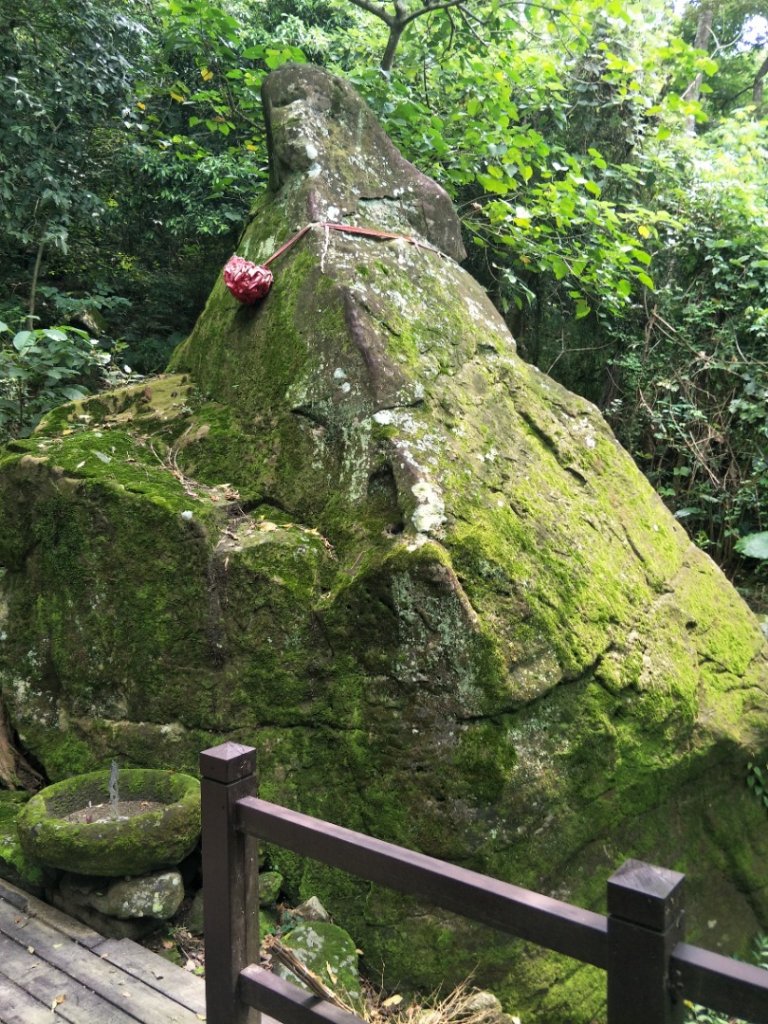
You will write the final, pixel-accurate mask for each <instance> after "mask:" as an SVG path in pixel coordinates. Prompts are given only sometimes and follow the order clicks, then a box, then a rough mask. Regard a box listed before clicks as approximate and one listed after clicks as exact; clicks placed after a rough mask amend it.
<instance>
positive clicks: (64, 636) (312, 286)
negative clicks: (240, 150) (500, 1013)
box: [0, 66, 768, 1024]
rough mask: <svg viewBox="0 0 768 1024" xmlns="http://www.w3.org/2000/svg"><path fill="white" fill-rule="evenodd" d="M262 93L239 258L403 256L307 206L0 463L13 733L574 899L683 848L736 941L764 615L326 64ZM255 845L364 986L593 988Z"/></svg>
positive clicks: (347, 245) (702, 908)
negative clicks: (218, 758)
mask: <svg viewBox="0 0 768 1024" xmlns="http://www.w3.org/2000/svg"><path fill="white" fill-rule="evenodd" d="M265 106H266V110H267V114H268V126H269V131H270V139H271V161H272V164H271V166H272V188H271V190H270V192H269V193H268V194H267V195H265V196H264V197H263V199H262V200H261V201H260V202H259V204H258V206H257V207H256V209H255V211H254V213H253V216H252V219H251V221H250V223H249V225H248V226H247V228H246V230H245V232H244V235H243V237H242V241H241V244H240V246H239V248H238V252H239V254H240V255H242V256H245V257H247V258H248V259H251V260H253V261H255V262H261V261H263V260H264V259H265V258H266V257H268V256H269V255H270V254H271V253H272V252H273V251H274V250H275V249H276V248H277V247H278V246H279V245H280V244H281V243H282V242H283V241H284V240H286V239H287V238H288V237H289V236H290V235H292V234H293V233H294V232H295V231H296V230H297V229H298V228H299V227H301V226H303V225H304V224H306V223H307V222H309V221H342V222H344V223H348V224H356V225H367V226H372V227H375V228H379V229H384V230H390V231H395V232H400V233H403V234H405V235H408V236H411V237H412V238H414V239H416V240H420V241H422V242H423V243H425V245H423V246H420V247H419V246H416V245H413V244H411V243H410V242H408V241H404V240H400V241H394V242H393V241H389V242H385V241H375V240H373V239H371V238H366V237H361V236H355V235H343V234H340V233H338V232H334V231H325V230H324V229H322V228H321V227H317V228H315V229H313V230H312V231H311V232H309V233H308V234H307V235H306V236H305V237H304V238H303V239H302V240H301V241H300V242H299V243H298V244H297V245H296V246H295V247H294V248H293V249H291V250H290V251H289V252H288V253H287V254H286V255H285V256H283V257H281V258H280V260H278V261H277V262H276V263H275V264H274V265H273V269H274V271H275V275H276V280H275V284H274V287H273V289H272V291H271V293H270V294H269V296H268V297H267V298H266V299H265V300H264V301H263V302H262V303H261V304H260V305H259V306H256V307H243V306H239V305H238V304H237V303H236V302H235V300H234V299H233V298H232V297H231V296H230V295H229V294H228V292H227V291H226V289H225V287H224V286H223V284H222V283H220V282H219V283H217V284H216V285H215V287H214V289H213V292H212V294H211V297H210V300H209V302H208V305H207V307H206V309H205V312H204V313H203V315H202V317H201V318H200V321H199V322H198V324H197V326H196V328H195V330H194V332H193V334H192V335H191V337H190V338H189V339H188V340H187V341H186V342H185V343H184V344H183V345H182V346H181V347H180V349H179V350H178V352H177V353H176V356H175V358H174V361H173V366H172V367H171V371H172V373H171V374H170V375H168V376H166V377H164V378H161V379H159V380H156V381H151V382H149V383H148V385H147V386H146V387H138V388H134V389H129V390H128V391H122V392H115V393H113V394H110V395H105V396H100V397H99V398H94V399H91V400H90V401H87V402H84V403H77V404H75V405H72V406H67V407H64V408H63V409H62V410H59V411H57V412H56V413H54V414H53V415H52V416H51V417H49V419H48V421H47V423H46V424H45V425H44V426H43V429H42V430H41V431H39V432H38V434H37V435H36V436H35V437H33V438H32V439H30V440H29V441H24V442H19V443H17V444H14V445H12V446H11V448H10V449H9V450H8V451H7V452H6V454H5V455H4V456H2V457H0V517H1V529H0V564H1V565H2V566H4V574H3V578H2V581H1V585H2V592H1V593H0V617H1V618H2V624H0V629H1V630H2V636H3V638H4V639H3V642H2V644H0V649H1V651H2V655H1V656H2V662H1V663H0V678H1V680H2V689H3V694H4V698H5V701H6V703H7V705H8V709H9V713H10V714H11V716H12V720H13V722H14V723H15V725H16V728H17V729H18V731H19V733H20V735H21V736H22V738H23V740H24V742H25V743H26V745H27V748H28V749H30V750H31V751H32V752H33V753H34V754H35V755H36V756H37V757H38V759H39V760H41V761H42V762H43V763H44V764H45V766H46V768H47V769H48V771H49V773H50V774H52V775H54V776H56V775H57V774H58V775H60V774H65V773H72V772H74V771H82V770H85V769H87V768H90V767H92V766H94V765H95V764H96V763H103V762H104V760H105V759H108V758H109V757H111V756H112V755H113V754H116V753H118V752H119V753H120V754H121V756H123V757H127V758H130V759H131V760H133V761H134V762H136V763H137V764H152V765H158V764H162V765H166V766H169V767H187V768H189V767H191V766H193V764H194V759H195V756H196V752H197V750H198V749H200V748H201V747H203V746H206V745H209V744H211V743H213V742H218V741H220V740H221V739H225V738H227V739H235V740H238V741H241V742H252V743H254V744H255V745H256V746H257V747H258V750H259V759H260V772H261V788H262V793H263V795H264V796H266V797H267V798H268V799H275V800H278V801H283V802H285V803H287V804H289V805H290V806H293V807H296V808H298V809H301V810H304V811H307V812H309V813H314V814H318V815H321V816H326V817H328V818H330V819H331V820H334V821H337V822H339V823H340V824H344V825H348V826H350V827H355V828H359V829H361V830H363V831H367V832H370V833H372V834H375V835H378V836H381V837H382V838H385V839H389V840H392V841H395V842H400V843H403V844H406V845H412V846H416V847H418V848H420V849H422V850H424V851H425V852H428V853H431V854H433V855H436V856H440V857H444V858H447V859H450V860H453V861H456V862H458V863H461V864H464V865H468V866H471V867H474V868H476V869H479V870H484V871H487V872H489V873H491V874H494V875H497V876H500V877H504V878H508V879H510V880H514V881H515V882H517V883H520V884H523V885H529V886H532V887H536V888H541V889H542V890H545V891H548V892H552V893H554V894H556V895H558V896H560V897H561V898H567V899H572V900H574V901H576V902H580V903H582V904H583V905H589V906H594V907H597V908H600V907H601V905H602V903H601V901H602V894H603V887H604V881H605V878H606V877H607V875H609V874H610V873H611V871H612V870H614V869H615V868H616V867H618V866H619V864H620V863H621V862H622V861H623V859H625V858H626V857H628V856H636V857H641V858H644V859H648V860H651V861H655V862H657V863H662V864H664V865H666V866H667V867H672V868H676V869H678V870H684V871H686V872H688V874H689V894H690V899H691V914H690V920H691V922H692V924H691V928H690V929H689V933H690V934H692V935H693V937H694V938H695V939H699V940H702V941H703V942H704V943H705V944H707V945H710V946H718V945H720V946H721V948H726V949H732V948H735V947H737V946H739V945H741V946H742V947H743V945H744V944H745V943H746V942H747V941H748V939H749V934H750V931H751V930H753V929H754V928H756V927H757V924H758V921H759V922H762V924H763V925H766V924H768V893H767V892H766V889H765V885H764V872H763V866H764V863H765V857H766V854H768V830H767V829H766V827H765V820H764V816H763V812H762V810H761V808H760V806H759V805H758V803H757V801H755V800H754V799H753V798H752V797H750V795H749V793H748V791H747V789H746V787H745V785H744V771H745V765H746V762H747V760H748V759H749V758H750V757H751V756H754V755H755V754H756V753H757V752H759V753H760V755H761V756H762V751H763V750H764V748H765V747H766V746H767V745H768V662H767V661H766V654H765V642H764V638H763V636H762V635H761V633H760V630H759V628H758V626H757V623H756V621H755V619H754V618H753V616H752V615H751V614H750V613H749V611H748V609H747V608H746V607H745V605H744V604H743V603H742V602H741V600H740V599H739V597H738V596H737V594H736V593H735V591H734V590H733V589H732V588H731V587H730V585H729V584H728V583H727V581H726V580H725V579H724V578H723V576H722V575H721V574H720V572H719V571H718V570H717V568H716V567H715V566H714V565H713V563H712V562H711V561H710V560H709V559H708V558H707V556H706V555H704V554H702V553H701V552H700V551H698V550H697V549H695V548H694V547H693V546H692V545H691V544H690V543H689V542H688V540H687V538H686V536H685V535H684V533H683V531H682V530H681V529H680V528H679V526H678V525H677V524H676V523H675V521H674V520H673V518H672V517H671V516H670V515H669V514H668V513H667V512H666V510H665V509H664V507H663V505H662V503H661V502H660V500H659V499H658V497H657V496H656V495H655V494H654V493H653V491H652V490H651V488H650V487H649V486H648V484H647V483H646V482H645V480H644V479H643V478H642V476H641V475H640V473H639V472H638V470H637V469H636V468H635V466H634V464H633V463H632V461H631V459H630V458H629V456H628V455H627V454H626V453H625V452H624V451H623V450H622V449H621V448H620V447H619V446H618V444H617V443H616V441H615V440H614V438H613V436H612V434H611V432H610V430H609V429H608V427H607V426H606V424H605V423H604V422H603V420H602V419H601V417H600V415H599V414H598V412H597V411H596V410H595V409H594V408H593V407H592V406H591V405H589V404H588V403H587V402H585V401H583V400H582V399H580V398H578V397H576V396H574V395H572V394H569V393H568V392H566V391H565V390H563V389H562V388H561V387H559V386H558V385H557V384H555V383H554V382H553V381H551V380H549V379H548V378H547V377H545V376H544V375H542V374H541V373H539V372H537V371H536V370H535V369H534V368H532V367H530V366H528V365H526V364H525V363H523V362H522V361H521V360H520V359H519V358H518V357H517V356H516V354H515V346H514V343H513V340H512V338H511V337H510V335H509V333H508V331H507V329H506V327H505V325H504V323H503V321H502V319H501V318H500V316H499V315H498V314H497V313H496V311H495V310H494V308H493V307H492V305H491V304H490V303H489V301H488V299H487V297H486V296H485V294H484V292H483V290H482V289H481V288H480V287H479V286H478V285H477V284H476V283H475V282H474V281H473V280H472V279H471V278H470V277H469V276H468V275H467V274H466V273H465V272H464V271H463V270H462V269H461V268H460V267H459V266H458V264H457V263H456V262H455V260H457V259H460V258H461V256H462V248H461V241H460V232H459V224H458V221H457V219H456V217H455V215H454V213H453V211H452V209H451V207H450V204H449V201H448V199H447V197H446V196H445V194H444V193H443V192H442V191H441V190H440V189H439V188H438V187H437V186H436V185H435V184H434V183H433V182H431V181H429V180H428V179H426V178H424V176H423V175H421V174H419V173H418V172H417V171H416V170H415V169H414V168H413V167H411V166H410V165H409V164H408V163H407V162H405V161H404V160H403V159H402V157H401V156H400V155H399V154H398V153H397V152H396V151H395V150H394V149H393V147H392V145H391V143H390V142H389V141H388V140H387V139H386V138H385V137H384V135H383V134H382V132H381V129H380V128H379V126H378V125H377V123H376V122H375V120H374V118H373V116H372V115H371V113H370V112H369V111H368V110H367V109H366V108H365V107H364V105H363V104H362V103H361V102H360V100H359V99H358V97H357V96H356V95H355V93H354V92H353V90H352V89H351V88H350V87H349V86H347V85H345V84H343V83H341V82H339V81H336V80H334V79H332V78H330V77H329V76H328V75H326V74H325V73H324V72H322V71H320V70H319V69H316V68H311V67H297V66H289V67H285V68H282V69H280V70H279V71H277V72H275V73H273V74H272V75H271V76H270V77H269V78H268V80H267V83H266V87H265ZM435 249H437V250H439V252H436V251H434V250H435ZM441 254H442V255H441ZM273 866H274V867H276V868H279V870H280V871H281V872H282V873H283V874H284V875H285V877H286V888H287V889H290V888H291V887H293V893H292V894H293V895H295V896H299V895H301V894H303V895H305V896H306V895H309V894H310V893H313V894H315V893H316V894H317V895H319V896H320V897H321V898H322V900H323V902H324V903H325V905H326V906H327V907H328V909H329V910H330V912H331V913H332V914H333V916H334V918H335V920H336V921H337V922H339V923H341V924H343V925H344V927H346V928H347V929H348V930H349V931H351V932H352V934H353V935H354V936H355V939H356V941H357V942H358V943H359V944H360V945H361V947H362V948H363V949H364V950H365V954H366V958H367V962H368V963H369V965H371V966H372V967H373V969H374V970H376V965H377V964H380V963H381V962H383V963H384V964H385V965H386V969H387V972H388V975H389V980H390V981H391V982H392V983H396V982H397V981H403V982H405V983H406V984H407V983H420V984H423V985H425V986H428V987H434V985H435V984H436V983H438V981H439V980H440V979H442V978H443V977H444V976H447V977H448V978H449V980H451V979H453V980H455V979H456V978H457V977H464V976H466V974H467V973H468V972H469V970H471V968H472V967H473V966H474V965H475V964H477V963H478V962H479V963H480V971H479V973H478V976H477V980H478V981H480V982H481V983H493V984H494V985H495V986H496V990H497V991H498V992H499V993H500V994H501V995H502V996H503V998H504V1001H505V1007H506V1008H507V1009H508V1010H509V1011H512V1012H522V1013H523V1015H524V1017H525V1019H526V1020H534V1019H540V1020H545V1021H547V1022H550V1024H554V1022H557V1021H568V1022H573V1024H575V1022H578V1021H588V1020H591V1019H592V1018H593V1015H594V1014H598V1015H599V1012H600V1011H599V1007H600V1005H601V1002H602V988H601V985H602V979H601V976H600V975H599V973H597V972H593V971H591V970H589V969H587V968H578V969H577V965H575V964H574V963H573V962H571V961H566V960H563V959H561V958H556V957H554V956H548V955H545V954H543V953H539V952H535V951H533V950H531V949H528V948H525V949H524V950H523V949H521V948H519V947H513V945H512V944H511V943H505V942H503V941H502V940H501V939H500V937H499V936H498V935H495V934H488V933H484V932H481V931H479V930H475V929H474V928H470V927H469V926H467V925H459V926H455V923H454V921H453V919H450V918H448V916H447V915H442V914H439V913H435V912H424V911H423V910H421V909H418V908H416V907H415V905H414V904H412V903H411V902H409V901H406V900H404V899H403V898H401V897H396V896H391V897H390V896H388V895H386V894H384V893H382V892H380V891H378V890H374V891H372V892H371V891H370V890H369V887H368V886H361V885H358V884H357V883H355V882H354V881H352V880H350V879H348V878H345V877H342V876H338V875H334V874H328V873H326V872H322V871H321V870H320V869H319V868H317V867H315V866H313V865H312V864H309V865H300V864H298V863H297V862H296V861H295V859H294V858H292V856H290V855H288V854H285V853H282V854H280V853H275V854H274V857H273ZM712 922H716V923H714V924H713V923H712ZM708 926H709V927H708ZM467 950H470V952H469V953H467ZM537 1014H538V1017H537Z"/></svg>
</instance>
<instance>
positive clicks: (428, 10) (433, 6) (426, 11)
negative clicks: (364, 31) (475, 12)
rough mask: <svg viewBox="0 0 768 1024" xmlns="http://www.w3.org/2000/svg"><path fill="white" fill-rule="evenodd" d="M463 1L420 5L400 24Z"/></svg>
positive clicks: (454, 0)
mask: <svg viewBox="0 0 768 1024" xmlns="http://www.w3.org/2000/svg"><path fill="white" fill-rule="evenodd" d="M352 3H355V0H352ZM463 3H465V0H444V2H443V3H440V4H430V5H429V7H422V8H421V10H419V11H413V12H412V13H411V14H408V15H407V16H406V17H405V18H404V19H403V21H402V26H403V28H405V27H406V25H410V23H411V22H412V21H415V20H416V18H420V17H421V16H422V15H423V14H432V13H434V11H447V10H448V9H449V8H451V7H461V5H462V4H463Z"/></svg>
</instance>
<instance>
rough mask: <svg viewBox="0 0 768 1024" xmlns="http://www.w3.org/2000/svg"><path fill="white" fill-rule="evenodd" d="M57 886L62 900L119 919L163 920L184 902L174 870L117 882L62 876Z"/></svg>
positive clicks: (179, 881) (181, 887)
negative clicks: (148, 918) (149, 918)
mask: <svg viewBox="0 0 768 1024" xmlns="http://www.w3.org/2000/svg"><path fill="white" fill-rule="evenodd" d="M59 887H60V890H61V893H62V894H63V895H64V897H65V898H66V899H68V900H71V901H72V902H74V903H78V904H80V905H81V906H85V907H91V908H92V909H93V910H98V911H99V913H100V914H106V915H108V916H109V917H116V918H119V919H120V920H127V919H130V918H135V917H152V918H154V919H155V920H158V921H166V920H168V919H169V918H171V917H173V915H174V914H175V913H176V911H177V910H178V909H179V907H180V906H181V901H182V900H183V899H184V883H183V882H182V880H181V875H180V874H179V872H178V871H156V872H155V873H154V874H151V875H143V876H141V877H140V878H122V879H120V880H119V881H117V882H113V881H111V880H107V879H104V878H83V877H82V876H79V875H65V876H64V877H63V878H62V880H61V882H60V884H59Z"/></svg>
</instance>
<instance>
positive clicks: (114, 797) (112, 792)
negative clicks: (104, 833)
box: [109, 761, 120, 818]
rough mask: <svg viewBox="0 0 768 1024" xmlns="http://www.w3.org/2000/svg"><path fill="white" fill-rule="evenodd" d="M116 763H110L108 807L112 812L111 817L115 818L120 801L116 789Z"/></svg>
mask: <svg viewBox="0 0 768 1024" xmlns="http://www.w3.org/2000/svg"><path fill="white" fill-rule="evenodd" d="M117 774H118V768H117V761H113V762H112V767H111V768H110V771H109V806H110V808H111V811H112V817H113V818H116V817H117V805H118V803H119V801H120V794H119V793H118V788H117Z"/></svg>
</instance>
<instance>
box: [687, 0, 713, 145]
mask: <svg viewBox="0 0 768 1024" xmlns="http://www.w3.org/2000/svg"><path fill="white" fill-rule="evenodd" d="M714 14H715V5H714V2H712V0H710V2H709V3H702V5H701V7H700V8H699V20H698V22H697V24H696V39H695V40H694V42H693V45H694V46H695V48H696V49H697V50H706V51H707V52H709V40H710V38H711V37H712V19H713V18H714ZM703 81H704V74H703V72H701V71H700V72H699V73H698V75H696V77H695V78H694V80H693V81H692V82H691V84H690V85H689V86H688V88H687V89H686V90H685V92H684V93H683V99H686V100H698V98H699V97H700V96H701V83H702V82H703ZM685 127H686V131H687V132H688V134H689V135H694V134H695V132H696V118H695V117H693V115H690V116H689V117H687V118H686V121H685Z"/></svg>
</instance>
